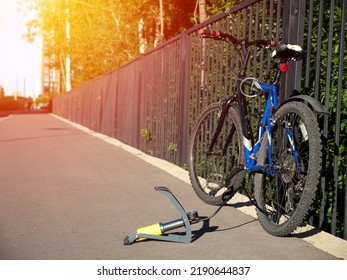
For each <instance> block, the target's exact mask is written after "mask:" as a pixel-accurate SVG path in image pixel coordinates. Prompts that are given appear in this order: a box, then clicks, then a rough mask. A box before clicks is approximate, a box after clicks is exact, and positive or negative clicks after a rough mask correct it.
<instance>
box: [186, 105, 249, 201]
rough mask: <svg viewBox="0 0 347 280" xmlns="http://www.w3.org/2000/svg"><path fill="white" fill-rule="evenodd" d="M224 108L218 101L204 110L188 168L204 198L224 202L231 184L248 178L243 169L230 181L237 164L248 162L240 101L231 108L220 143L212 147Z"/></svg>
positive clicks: (224, 123) (196, 126) (190, 153)
mask: <svg viewBox="0 0 347 280" xmlns="http://www.w3.org/2000/svg"><path fill="white" fill-rule="evenodd" d="M221 112H222V105H221V104H220V103H214V104H212V105H210V106H209V107H207V108H206V109H205V110H204V111H203V112H202V113H201V115H200V117H199V118H198V120H197V123H196V125H195V126H194V129H193V131H192V134H191V139H190V143H189V148H188V171H189V177H190V181H191V183H192V186H193V189H194V191H195V193H196V194H197V195H198V197H199V198H200V199H201V200H202V201H204V202H205V203H207V204H211V205H222V204H224V203H225V202H224V200H223V196H222V195H223V193H224V192H225V191H226V190H227V189H228V188H229V187H230V186H233V187H234V188H237V187H238V186H239V185H240V184H241V182H242V180H243V178H244V172H243V171H241V172H240V173H238V174H237V175H236V176H235V177H233V178H232V180H231V181H230V182H227V181H228V179H227V178H228V175H229V174H230V172H231V171H232V170H233V168H235V167H236V166H238V165H240V164H243V163H244V151H243V147H242V145H241V143H242V142H241V141H242V138H241V137H242V136H241V135H242V129H241V121H240V117H239V113H238V109H237V107H236V105H232V106H231V107H230V108H229V111H228V114H227V115H226V117H225V120H224V122H223V127H222V129H221V132H220V134H219V135H218V138H217V139H216V143H215V145H214V146H213V148H212V149H211V150H210V151H209V147H210V144H211V142H212V139H213V137H214V135H215V132H216V130H217V126H218V121H219V119H220V117H221Z"/></svg>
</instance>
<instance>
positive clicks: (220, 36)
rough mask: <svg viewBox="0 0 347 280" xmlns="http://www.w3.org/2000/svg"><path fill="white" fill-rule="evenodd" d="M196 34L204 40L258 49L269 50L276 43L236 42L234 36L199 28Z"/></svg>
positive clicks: (261, 41) (265, 41)
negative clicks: (220, 41) (228, 42)
mask: <svg viewBox="0 0 347 280" xmlns="http://www.w3.org/2000/svg"><path fill="white" fill-rule="evenodd" d="M198 34H199V35H200V36H202V37H204V38H211V39H215V40H224V41H230V42H231V43H232V44H234V45H245V46H256V47H258V48H269V47H273V46H275V45H276V43H275V42H274V41H272V40H262V39H260V40H254V41H247V40H238V39H237V38H235V37H234V36H232V35H230V34H227V33H223V32H221V31H216V30H209V29H203V28H201V29H200V30H199V31H198Z"/></svg>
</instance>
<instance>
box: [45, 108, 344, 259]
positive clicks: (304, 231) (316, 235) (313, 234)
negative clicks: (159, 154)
mask: <svg viewBox="0 0 347 280" xmlns="http://www.w3.org/2000/svg"><path fill="white" fill-rule="evenodd" d="M51 115H52V116H53V117H55V118H57V119H59V120H61V121H63V122H66V123H68V124H70V125H72V126H73V127H75V128H77V129H79V130H81V131H83V132H85V133H88V134H89V135H91V136H94V137H96V138H99V139H101V140H103V141H105V142H107V143H109V144H111V145H114V146H116V147H119V148H121V149H123V150H125V151H127V152H129V153H131V154H133V155H135V156H137V157H139V158H141V159H142V160H144V161H145V162H147V163H149V164H152V165H154V166H155V167H157V168H160V169H162V170H164V171H165V172H167V173H169V174H170V175H172V176H175V177H176V178H178V179H180V180H182V181H184V182H185V183H188V184H190V180H189V175H188V171H186V170H184V169H182V168H180V167H178V166H177V165H175V164H173V163H170V162H167V161H165V160H162V159H159V158H156V157H153V156H150V155H147V154H145V153H143V152H142V151H140V150H138V149H136V148H134V147H131V146H129V145H126V144H124V143H122V142H121V141H119V140H117V139H115V138H112V137H109V136H106V135H104V134H101V133H98V132H95V131H93V130H91V129H89V128H86V127H84V126H82V125H80V124H77V123H74V122H71V121H69V120H66V119H64V118H62V117H59V116H57V115H54V114H51ZM239 202H243V203H242V204H246V205H248V204H247V203H245V202H249V199H248V198H247V197H246V196H244V195H241V194H236V195H235V196H234V197H233V198H232V200H231V201H230V203H232V204H236V203H239ZM236 208H237V209H238V210H240V211H241V212H243V213H245V214H247V215H250V216H252V217H253V218H255V219H257V214H256V209H255V207H254V206H241V207H236ZM293 235H294V236H297V237H299V238H301V239H302V240H305V241H306V242H308V243H310V244H311V245H313V246H314V247H316V248H318V249H320V250H322V251H324V252H327V253H329V254H331V255H333V256H335V257H337V258H340V259H343V260H346V259H347V241H346V240H343V239H341V238H338V237H335V236H333V235H331V234H329V233H327V232H324V231H320V230H318V229H316V228H314V227H312V226H305V227H299V228H298V229H297V230H296V231H295V232H294V233H293Z"/></svg>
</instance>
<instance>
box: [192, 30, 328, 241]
mask: <svg viewBox="0 0 347 280" xmlns="http://www.w3.org/2000/svg"><path fill="white" fill-rule="evenodd" d="M199 35H200V36H201V37H202V38H211V39H215V40H221V41H224V42H227V43H229V44H233V45H234V47H235V49H236V50H237V51H238V52H239V54H241V59H242V63H241V65H242V67H241V68H240V71H239V73H238V75H237V82H236V85H235V94H233V95H231V96H229V97H228V98H226V99H224V100H222V101H220V102H218V103H213V104H211V105H209V106H208V107H207V108H206V109H205V110H204V111H203V112H202V113H201V114H200V116H199V117H198V119H197V122H196V124H195V126H194V127H193V130H192V133H191V137H190V141H189V148H188V149H189V150H188V162H187V163H188V164H187V165H188V171H189V177H190V180H191V183H192V186H193V189H194V191H195V193H196V194H197V195H198V197H199V198H200V199H201V200H202V201H204V202H205V203H207V204H211V205H219V206H223V205H225V204H226V203H227V201H228V200H230V198H231V197H232V196H233V195H234V194H235V193H236V192H237V191H238V190H239V189H240V188H241V187H242V183H243V181H244V179H245V177H246V174H254V199H255V204H256V206H257V207H256V210H257V215H258V219H259V222H260V224H261V226H262V227H263V228H264V229H265V231H267V232H268V233H270V234H272V235H275V236H286V235H289V234H290V233H292V232H293V231H294V230H295V229H296V228H297V227H298V226H299V225H300V224H301V223H302V222H303V220H304V218H305V215H306V214H307V212H308V210H309V207H310V205H311V204H312V201H313V199H314V195H315V191H316V188H317V185H318V182H319V177H320V168H321V162H322V152H321V150H322V141H321V134H320V129H319V125H318V122H317V117H316V114H318V113H324V112H325V108H324V106H323V105H322V104H321V103H319V102H318V101H317V100H315V99H314V98H312V97H310V96H307V95H294V96H291V97H289V98H287V99H286V100H285V101H283V102H282V103H281V104H280V103H279V98H278V92H279V90H280V78H281V76H282V74H283V73H285V72H286V71H287V70H288V64H287V62H288V61H289V60H292V61H298V60H300V59H302V57H303V51H302V48H301V47H300V46H297V45H290V44H283V43H275V42H273V41H271V40H254V41H247V40H239V39H237V38H235V37H234V36H232V35H230V34H226V33H223V32H219V31H213V30H206V29H201V30H199ZM252 47H257V48H258V49H271V48H275V49H274V51H273V53H272V57H273V58H274V59H278V60H279V62H280V63H279V64H278V66H277V67H276V69H274V70H275V75H274V79H273V82H271V83H270V84H266V83H262V82H260V81H258V80H257V79H256V78H251V77H247V67H248V62H249V59H250V54H251V49H253V48H252ZM246 89H248V91H247V90H246ZM246 91H247V92H251V93H252V95H251V94H248V93H247V92H246ZM253 92H254V94H253ZM262 93H265V94H266V95H267V97H266V105H265V108H264V111H263V113H262V117H261V120H260V124H259V127H258V137H257V138H256V139H257V141H256V142H255V141H254V139H253V138H254V137H253V129H252V127H251V125H250V120H249V119H248V118H247V115H248V111H247V110H248V109H247V98H246V97H254V96H258V95H259V94H262Z"/></svg>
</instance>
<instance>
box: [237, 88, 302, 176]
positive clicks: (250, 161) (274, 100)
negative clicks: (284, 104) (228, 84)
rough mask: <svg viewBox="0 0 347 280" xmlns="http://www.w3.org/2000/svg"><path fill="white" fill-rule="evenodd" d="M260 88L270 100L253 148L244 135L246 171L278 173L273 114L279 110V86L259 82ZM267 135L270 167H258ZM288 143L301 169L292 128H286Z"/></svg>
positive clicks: (267, 102)
mask: <svg viewBox="0 0 347 280" xmlns="http://www.w3.org/2000/svg"><path fill="white" fill-rule="evenodd" d="M257 83H258V85H259V87H260V88H261V89H262V90H263V91H264V92H266V93H268V98H267V101H266V105H265V109H264V114H263V116H262V119H261V124H260V127H259V134H258V141H257V142H256V143H255V145H254V147H252V143H251V141H250V140H249V139H248V138H247V137H245V135H243V145H244V152H245V159H246V166H245V171H247V172H257V171H265V172H266V173H272V174H273V173H276V172H277V171H276V169H274V168H273V167H274V162H273V158H272V143H271V140H272V123H271V112H272V111H273V108H278V97H277V86H276V85H275V84H271V85H269V84H264V83H261V82H257ZM265 130H266V133H267V136H268V137H267V151H268V165H267V166H266V165H257V164H256V158H255V155H256V154H257V153H258V152H259V149H260V145H261V141H262V139H263V136H264V133H265ZM286 132H287V136H288V141H289V142H290V145H291V149H292V153H293V156H294V158H295V162H296V163H297V164H298V166H299V167H300V163H299V159H298V154H297V152H296V150H295V146H294V140H293V134H292V131H291V130H290V128H286Z"/></svg>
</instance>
